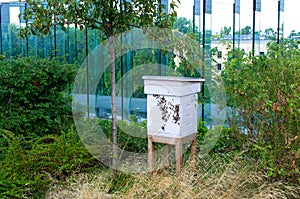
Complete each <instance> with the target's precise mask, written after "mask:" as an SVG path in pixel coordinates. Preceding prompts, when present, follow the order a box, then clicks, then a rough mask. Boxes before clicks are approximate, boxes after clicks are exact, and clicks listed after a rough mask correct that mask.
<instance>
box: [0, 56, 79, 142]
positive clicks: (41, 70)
mask: <svg viewBox="0 0 300 199" xmlns="http://www.w3.org/2000/svg"><path fill="white" fill-rule="evenodd" d="M0 69H1V70H0V71H1V72H0V128H2V129H7V130H10V131H13V132H15V133H16V134H22V135H24V136H26V137H27V136H33V137H34V136H35V135H38V136H43V135H45V134H55V133H60V132H61V131H62V130H66V129H67V128H68V127H69V126H70V124H71V123H72V117H71V116H72V114H71V97H70V95H69V94H68V89H69V90H70V89H71V88H70V85H71V83H72V82H73V81H74V77H75V74H76V68H75V66H74V65H67V64H62V63H59V62H58V61H57V60H49V59H38V60H34V59H33V58H20V59H16V60H12V59H10V60H3V61H2V62H1V63H0Z"/></svg>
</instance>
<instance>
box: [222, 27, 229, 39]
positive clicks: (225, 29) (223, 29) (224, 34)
mask: <svg viewBox="0 0 300 199" xmlns="http://www.w3.org/2000/svg"><path fill="white" fill-rule="evenodd" d="M230 33H231V27H230V26H228V27H227V26H224V27H223V28H221V32H220V36H221V37H223V36H226V35H229V34H230Z"/></svg>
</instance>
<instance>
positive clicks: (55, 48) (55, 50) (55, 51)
mask: <svg viewBox="0 0 300 199" xmlns="http://www.w3.org/2000/svg"><path fill="white" fill-rule="evenodd" d="M53 37H54V38H53V39H54V57H56V56H57V46H56V16H55V15H54V27H53Z"/></svg>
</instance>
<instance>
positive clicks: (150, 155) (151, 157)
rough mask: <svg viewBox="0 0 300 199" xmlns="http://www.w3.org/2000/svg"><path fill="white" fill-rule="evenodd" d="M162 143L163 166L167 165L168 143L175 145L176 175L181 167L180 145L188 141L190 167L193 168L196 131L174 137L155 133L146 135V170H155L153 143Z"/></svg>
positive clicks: (181, 152) (168, 155)
mask: <svg viewBox="0 0 300 199" xmlns="http://www.w3.org/2000/svg"><path fill="white" fill-rule="evenodd" d="M155 142H156V143H163V144H165V145H164V149H163V160H164V166H169V164H170V162H169V157H170V148H169V145H170V144H172V145H175V159H176V176H177V177H178V176H180V174H181V169H182V154H183V151H182V145H183V144H185V143H188V142H192V143H191V147H190V148H191V156H190V161H191V167H192V169H194V168H195V163H196V158H195V156H196V145H197V133H194V134H190V135H187V136H184V137H180V138H175V137H165V136H157V135H148V170H149V172H151V173H153V172H154V171H155V151H154V143H155Z"/></svg>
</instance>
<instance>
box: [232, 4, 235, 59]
mask: <svg viewBox="0 0 300 199" xmlns="http://www.w3.org/2000/svg"><path fill="white" fill-rule="evenodd" d="M232 49H233V58H234V57H235V3H233V20H232Z"/></svg>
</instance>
